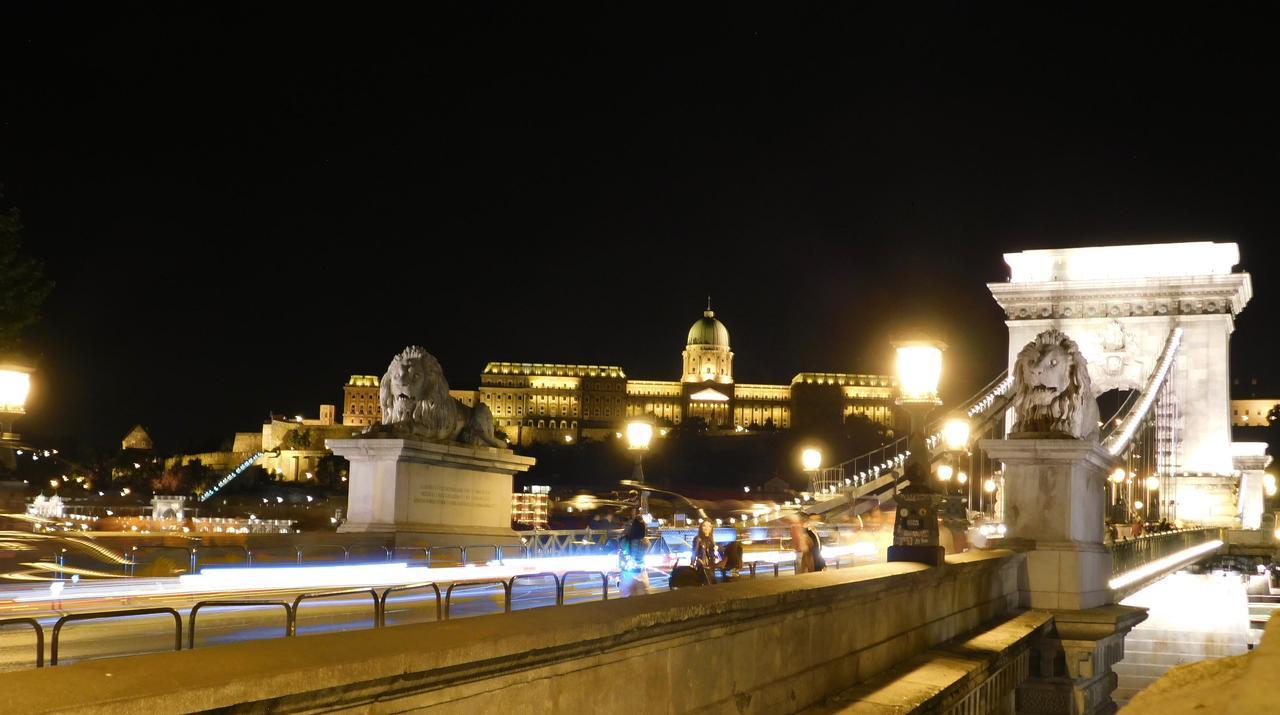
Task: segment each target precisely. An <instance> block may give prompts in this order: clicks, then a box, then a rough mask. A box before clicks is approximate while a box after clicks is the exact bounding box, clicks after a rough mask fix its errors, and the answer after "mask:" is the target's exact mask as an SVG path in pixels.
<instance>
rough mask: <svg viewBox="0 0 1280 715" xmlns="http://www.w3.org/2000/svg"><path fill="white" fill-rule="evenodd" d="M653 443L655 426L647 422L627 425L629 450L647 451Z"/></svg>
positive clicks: (634, 422)
mask: <svg viewBox="0 0 1280 715" xmlns="http://www.w3.org/2000/svg"><path fill="white" fill-rule="evenodd" d="M652 441H653V424H652V423H650V422H648V421H647V420H632V421H630V422H628V423H627V449H635V450H646V449H648V448H649V443H650V442H652Z"/></svg>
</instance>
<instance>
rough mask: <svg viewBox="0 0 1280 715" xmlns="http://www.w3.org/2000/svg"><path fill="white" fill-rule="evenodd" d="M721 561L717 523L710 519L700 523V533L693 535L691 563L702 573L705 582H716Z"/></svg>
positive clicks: (709, 583)
mask: <svg viewBox="0 0 1280 715" xmlns="http://www.w3.org/2000/svg"><path fill="white" fill-rule="evenodd" d="M719 563H720V553H719V549H718V548H716V539H715V525H714V524H712V523H711V521H710V520H706V521H703V522H702V523H701V524H699V525H698V535H697V536H695V537H693V561H692V563H691V564H690V565H691V566H693V568H694V569H695V570H697V572H698V573H699V574H700V575H701V577H702V580H703V583H705V584H706V585H708V586H710V585H711V584H713V583H715V582H716V566H717V565H718V564H719Z"/></svg>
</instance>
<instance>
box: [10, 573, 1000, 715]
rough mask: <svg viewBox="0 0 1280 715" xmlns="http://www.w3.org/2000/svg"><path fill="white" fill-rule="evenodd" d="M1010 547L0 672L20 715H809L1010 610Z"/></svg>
mask: <svg viewBox="0 0 1280 715" xmlns="http://www.w3.org/2000/svg"><path fill="white" fill-rule="evenodd" d="M1022 561H1023V559H1022V557H1021V556H1019V555H1015V554H1012V553H1010V552H1007V551H988V552H977V553H966V554H960V555H956V556H952V557H948V561H947V565H946V566H944V567H941V568H928V567H925V566H923V565H920V564H909V563H892V564H875V565H870V566H863V567H856V568H850V569H844V570H840V571H828V572H826V573H820V574H810V575H804V576H796V577H789V578H782V579H772V578H764V579H760V580H754V581H753V580H748V581H742V582H738V583H733V584H726V585H719V586H715V587H712V588H700V589H699V588H694V589H684V590H680V591H673V592H665V593H659V594H656V595H653V596H649V597H646V598H634V599H624V600H610V601H605V602H596V603H587V604H580V605H574V606H567V607H558V608H540V609H533V610H527V611H518V612H515V613H511V614H499V615H493V616H482V617H478V618H467V619H463V620H456V621H445V622H443V623H429V624H422V625H409V626H398V627H392V628H383V629H377V630H368V631H357V632H351V633H338V634H326V635H315V636H302V637H297V638H290V639H276V640H270V641H258V642H252V643H237V644H232V645H227V646H218V647H211V648H203V649H199V650H195V651H185V652H182V653H176V654H175V653H164V654H156V655H147V656H137V657H132V658H123V659H115V660H99V661H91V662H86V663H78V664H75V665H71V666H66V667H61V666H60V667H58V668H46V669H43V670H29V671H22V672H15V673H6V674H3V675H0V688H3V689H4V691H5V692H7V693H10V696H9V697H10V700H11V702H10V703H9V705H10V707H11V708H13V709H14V711H15V712H77V713H123V712H148V713H168V712H186V711H191V710H206V709H213V708H232V709H234V710H236V711H246V712H247V711H253V712H266V711H272V712H302V711H307V712H313V711H325V712H333V711H362V712H370V711H377V712H403V711H409V710H430V711H431V712H438V713H466V714H467V715H473V714H474V713H482V712H522V713H577V712H588V711H591V712H639V711H643V710H649V709H655V708H656V709H659V710H662V711H665V712H690V711H694V710H704V711H718V712H739V713H771V714H772V713H788V712H796V711H799V710H801V709H804V708H806V707H808V706H810V705H813V704H816V703H819V702H821V701H822V700H823V699H824V698H826V697H827V696H829V695H833V694H835V693H838V692H840V691H842V690H844V689H846V688H848V687H849V686H851V685H854V684H856V683H859V682H862V681H864V680H867V679H869V678H871V677H873V676H875V675H877V674H879V673H882V672H884V671H886V670H887V669H889V668H891V667H893V666H894V665H896V664H898V663H900V662H902V661H904V660H906V659H907V658H910V657H911V656H913V655H915V654H917V653H919V652H921V651H923V650H926V649H928V648H930V647H933V646H935V645H937V644H939V643H942V642H944V641H946V640H948V639H950V638H953V637H955V636H956V635H958V634H960V633H962V632H964V631H966V630H969V629H972V628H974V627H976V626H978V625H980V624H983V623H985V622H988V621H991V620H992V619H995V618H998V617H1000V616H1002V615H1005V614H1008V613H1009V612H1011V611H1012V610H1013V609H1014V607H1015V605H1016V601H1017V578H1018V572H1019V570H1020V568H1021V565H1022Z"/></svg>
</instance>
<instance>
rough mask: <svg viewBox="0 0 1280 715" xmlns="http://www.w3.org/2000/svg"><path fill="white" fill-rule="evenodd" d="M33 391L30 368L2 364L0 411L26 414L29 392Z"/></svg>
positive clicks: (0, 370)
mask: <svg viewBox="0 0 1280 715" xmlns="http://www.w3.org/2000/svg"><path fill="white" fill-rule="evenodd" d="M30 391H31V370H30V368H25V367H20V366H18V365H0V412H4V413H7V414H11V415H21V414H26V411H27V393H29V392H30Z"/></svg>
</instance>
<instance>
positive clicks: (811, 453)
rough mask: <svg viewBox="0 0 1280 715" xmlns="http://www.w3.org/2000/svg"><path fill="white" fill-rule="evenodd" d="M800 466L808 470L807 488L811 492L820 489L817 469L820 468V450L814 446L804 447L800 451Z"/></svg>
mask: <svg viewBox="0 0 1280 715" xmlns="http://www.w3.org/2000/svg"><path fill="white" fill-rule="evenodd" d="M800 466H801V467H803V468H804V471H806V472H809V490H810V491H812V492H818V491H821V487H820V485H819V484H818V470H819V469H821V468H822V450H820V449H816V448H814V447H806V448H805V449H804V451H802V452H800Z"/></svg>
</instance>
